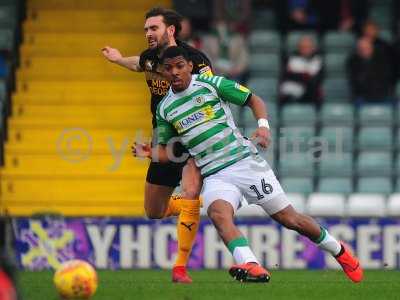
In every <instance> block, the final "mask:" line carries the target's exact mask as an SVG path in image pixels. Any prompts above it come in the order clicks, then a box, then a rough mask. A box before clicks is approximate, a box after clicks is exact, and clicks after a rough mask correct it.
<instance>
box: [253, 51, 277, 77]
mask: <svg viewBox="0 0 400 300" xmlns="http://www.w3.org/2000/svg"><path fill="white" fill-rule="evenodd" d="M280 66H281V61H280V56H279V54H271V53H270V54H263V53H255V54H252V55H251V57H250V65H249V69H250V74H251V76H278V74H279V72H280Z"/></svg>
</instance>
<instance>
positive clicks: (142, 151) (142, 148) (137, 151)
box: [132, 142, 151, 158]
mask: <svg viewBox="0 0 400 300" xmlns="http://www.w3.org/2000/svg"><path fill="white" fill-rule="evenodd" d="M132 154H133V156H135V157H141V158H145V157H148V158H151V145H150V144H149V143H136V142H134V143H133V145H132Z"/></svg>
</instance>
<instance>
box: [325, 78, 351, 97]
mask: <svg viewBox="0 0 400 300" xmlns="http://www.w3.org/2000/svg"><path fill="white" fill-rule="evenodd" d="M323 90H324V93H325V100H326V101H327V102H332V101H349V100H350V90H349V84H348V82H347V80H346V79H341V78H327V79H326V80H325V81H324V84H323Z"/></svg>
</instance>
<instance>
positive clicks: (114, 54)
mask: <svg viewBox="0 0 400 300" xmlns="http://www.w3.org/2000/svg"><path fill="white" fill-rule="evenodd" d="M101 53H103V55H104V57H105V58H107V59H108V60H109V61H111V62H113V63H115V62H117V61H119V60H120V59H121V58H122V54H121V53H120V52H119V50H118V49H115V48H111V47H109V46H105V47H104V48H103V49H101Z"/></svg>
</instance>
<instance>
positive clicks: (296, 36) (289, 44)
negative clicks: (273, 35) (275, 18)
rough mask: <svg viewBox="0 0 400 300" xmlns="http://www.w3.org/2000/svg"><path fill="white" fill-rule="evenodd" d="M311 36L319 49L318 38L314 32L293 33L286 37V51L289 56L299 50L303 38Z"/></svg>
mask: <svg viewBox="0 0 400 300" xmlns="http://www.w3.org/2000/svg"><path fill="white" fill-rule="evenodd" d="M303 36H311V37H312V38H313V39H314V41H315V42H316V45H317V48H318V47H319V43H318V36H317V34H316V33H315V32H313V31H291V32H289V33H288V35H287V37H286V51H287V53H288V54H290V53H292V52H294V51H295V50H296V49H297V44H298V42H299V40H300V38H301V37H303Z"/></svg>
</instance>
